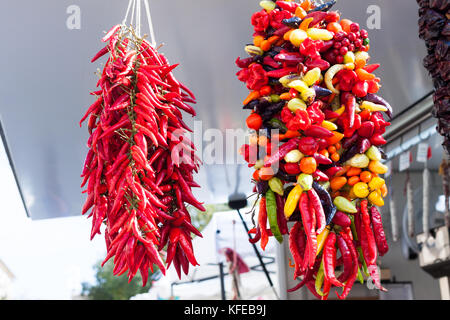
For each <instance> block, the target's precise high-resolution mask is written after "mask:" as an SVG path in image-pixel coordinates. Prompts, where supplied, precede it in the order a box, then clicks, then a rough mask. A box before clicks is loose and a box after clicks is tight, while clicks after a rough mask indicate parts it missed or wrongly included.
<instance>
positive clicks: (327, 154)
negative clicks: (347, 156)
mask: <svg viewBox="0 0 450 320" xmlns="http://www.w3.org/2000/svg"><path fill="white" fill-rule="evenodd" d="M319 153H320V154H321V155H323V156H325V157H327V158H329V157H330V154H329V153H328V151H327V149H323V150H320V152H319Z"/></svg>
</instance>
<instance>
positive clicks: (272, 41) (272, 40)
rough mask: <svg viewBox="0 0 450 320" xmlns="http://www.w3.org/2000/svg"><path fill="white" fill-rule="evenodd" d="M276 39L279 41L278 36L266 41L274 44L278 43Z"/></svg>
mask: <svg viewBox="0 0 450 320" xmlns="http://www.w3.org/2000/svg"><path fill="white" fill-rule="evenodd" d="M278 39H280V37H279V36H271V37H270V38H269V39H267V41H268V42H269V43H270V44H274V43H275V42H277V41H278Z"/></svg>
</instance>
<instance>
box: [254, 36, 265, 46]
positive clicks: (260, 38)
mask: <svg viewBox="0 0 450 320" xmlns="http://www.w3.org/2000/svg"><path fill="white" fill-rule="evenodd" d="M263 41H264V37H263V36H255V37H254V38H253V44H254V45H255V46H256V47H260V46H261V43H262V42H263Z"/></svg>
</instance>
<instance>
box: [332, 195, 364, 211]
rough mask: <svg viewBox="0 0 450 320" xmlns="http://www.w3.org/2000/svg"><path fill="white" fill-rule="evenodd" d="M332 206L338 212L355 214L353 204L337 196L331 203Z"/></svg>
mask: <svg viewBox="0 0 450 320" xmlns="http://www.w3.org/2000/svg"><path fill="white" fill-rule="evenodd" d="M333 203H334V205H335V206H336V208H337V209H338V210H339V211H343V212H347V213H356V212H358V210H356V207H355V205H354V204H353V203H351V202H350V201H348V200H347V199H346V198H344V197H341V196H338V197H336V198H335V199H334V201H333Z"/></svg>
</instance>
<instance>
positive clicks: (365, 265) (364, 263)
mask: <svg viewBox="0 0 450 320" xmlns="http://www.w3.org/2000/svg"><path fill="white" fill-rule="evenodd" d="M357 250H358V252H359V257H360V259H359V260H360V261H361V263H362V272H363V273H364V275H365V276H366V277H368V276H369V270H368V269H367V264H366V261H365V260H364V258H363V252H362V249H361V247H358V248H357Z"/></svg>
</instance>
